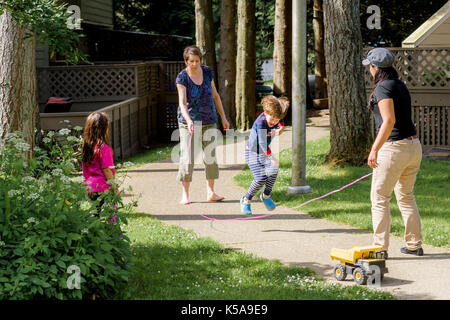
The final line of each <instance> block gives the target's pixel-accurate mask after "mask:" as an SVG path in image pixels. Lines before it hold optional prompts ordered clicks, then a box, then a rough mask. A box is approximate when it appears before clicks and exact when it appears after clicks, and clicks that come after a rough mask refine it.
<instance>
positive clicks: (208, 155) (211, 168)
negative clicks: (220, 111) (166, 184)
mask: <svg viewBox="0 0 450 320" xmlns="http://www.w3.org/2000/svg"><path fill="white" fill-rule="evenodd" d="M178 127H179V129H180V165H179V167H178V175H177V180H178V181H185V182H191V181H192V172H193V171H194V159H195V154H196V153H197V152H200V151H202V152H203V163H204V164H205V172H206V179H218V178H219V166H218V165H217V159H216V148H215V144H217V141H215V139H217V137H214V138H212V137H211V134H212V133H213V131H211V130H209V131H208V132H207V130H208V129H217V126H216V124H210V125H202V126H196V127H195V129H194V135H193V137H192V140H191V142H189V140H190V137H191V135H190V133H189V129H188V127H187V125H186V124H184V123H178ZM200 130H201V133H200ZM205 133H206V135H205ZM200 140H201V143H200ZM189 146H190V147H191V148H190V149H189ZM200 149H201V150H200ZM205 151H206V152H205Z"/></svg>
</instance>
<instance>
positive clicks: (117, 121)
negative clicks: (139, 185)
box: [37, 62, 184, 159]
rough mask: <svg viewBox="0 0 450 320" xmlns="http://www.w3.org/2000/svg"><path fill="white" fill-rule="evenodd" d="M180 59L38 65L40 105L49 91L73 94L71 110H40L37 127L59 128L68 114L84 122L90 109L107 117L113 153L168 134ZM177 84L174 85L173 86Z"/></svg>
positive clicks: (116, 154)
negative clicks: (108, 63)
mask: <svg viewBox="0 0 450 320" xmlns="http://www.w3.org/2000/svg"><path fill="white" fill-rule="evenodd" d="M180 65H184V63H179V62H170V63H164V62H148V63H137V64H119V65H95V66H64V67H42V68H38V70H37V78H38V96H39V103H40V105H41V109H42V106H43V104H44V103H45V102H46V101H47V99H48V97H51V96H56V97H71V98H72V99H73V102H74V105H73V107H72V110H73V112H66V113H62V112H61V113H41V127H42V129H44V130H57V129H60V128H62V127H63V126H65V123H64V120H69V121H70V124H71V125H72V126H77V125H79V126H84V121H85V119H86V117H87V116H88V115H89V113H90V112H92V111H103V112H106V113H107V114H108V115H109V117H110V119H111V131H110V139H111V146H112V147H113V149H114V157H115V159H120V158H124V157H128V156H130V155H133V154H135V153H137V152H138V151H139V150H140V149H141V148H142V147H143V146H146V145H149V144H151V143H152V142H153V141H155V140H156V139H158V140H160V139H161V138H163V139H164V138H165V139H167V138H170V134H171V133H172V131H173V130H174V129H176V127H175V125H176V126H177V125H178V123H177V120H176V109H177V105H178V96H177V95H176V88H175V89H174V85H172V84H171V82H173V83H175V78H176V75H177V74H178V72H179V71H180V70H181V69H180V70H178V71H177V68H178V66H180ZM174 90H175V91H174Z"/></svg>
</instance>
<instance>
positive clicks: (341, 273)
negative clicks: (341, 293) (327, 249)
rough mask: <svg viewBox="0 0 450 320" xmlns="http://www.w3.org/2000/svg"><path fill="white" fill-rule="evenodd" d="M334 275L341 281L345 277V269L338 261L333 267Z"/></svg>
mask: <svg viewBox="0 0 450 320" xmlns="http://www.w3.org/2000/svg"><path fill="white" fill-rule="evenodd" d="M333 273H334V277H335V278H336V280H338V281H343V280H344V279H345V277H347V271H346V270H345V266H343V265H342V264H340V263H338V264H337V265H336V266H335V267H334V269H333Z"/></svg>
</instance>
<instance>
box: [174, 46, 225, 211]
mask: <svg viewBox="0 0 450 320" xmlns="http://www.w3.org/2000/svg"><path fill="white" fill-rule="evenodd" d="M183 58H184V61H185V63H186V69H183V70H182V71H181V72H180V73H179V74H178V76H177V79H176V84H177V90H178V100H179V107H178V126H179V129H180V151H181V157H180V166H179V169H178V176H177V179H178V180H179V181H181V184H182V187H183V192H182V196H181V201H180V203H181V204H188V203H190V200H189V186H190V183H191V181H192V172H193V169H194V163H193V159H194V147H193V146H194V143H193V141H194V139H192V146H191V142H190V141H191V135H192V134H193V133H194V122H195V124H196V125H197V124H201V127H199V128H201V140H202V148H203V150H205V148H207V147H208V146H209V145H210V144H211V143H213V142H214V141H213V142H212V141H210V139H211V138H207V137H204V136H203V133H205V132H206V131H207V130H208V129H216V128H217V126H216V123H217V121H218V120H217V113H216V109H217V111H218V112H219V114H220V117H221V119H222V126H223V128H224V130H228V129H229V128H230V124H229V123H228V121H227V118H226V116H225V111H224V109H223V106H222V102H221V100H220V96H219V94H218V93H217V90H216V87H215V85H214V73H213V71H212V70H211V69H210V68H209V67H207V66H205V65H202V64H201V58H202V53H201V51H200V49H199V48H198V47H196V46H189V47H187V48H186V49H185V50H184V53H183ZM208 150H211V149H210V148H208ZM211 151H212V152H211V155H204V161H203V162H204V164H205V169H206V181H207V201H221V200H223V199H224V198H223V197H220V196H218V195H217V194H216V193H215V192H214V180H215V179H218V178H219V167H218V165H217V162H216V159H215V150H214V148H212V150H211ZM209 156H211V158H209Z"/></svg>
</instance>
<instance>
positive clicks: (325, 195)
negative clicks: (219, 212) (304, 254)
mask: <svg viewBox="0 0 450 320" xmlns="http://www.w3.org/2000/svg"><path fill="white" fill-rule="evenodd" d="M192 135H193V133H192V132H190V137H189V145H188V150H191V141H192ZM371 175H372V172H371V173H368V174H366V175H364V176H362V177H361V178H358V179H356V180H355V181H353V182H351V183H349V184H347V185H345V186H343V187H341V188H339V189H336V190H334V191H331V192H328V193H327V194H324V195H323V196H320V197H317V198H314V199H311V200H308V201H305V202H303V203H302V204H300V205H298V206H295V207H292V208H287V209H285V210H282V211H280V212H278V211H277V212H274V213H268V214H263V215H259V216H248V217H237V218H227V219H217V218H212V217H208V216H206V215H204V214H202V213H201V212H200V211H198V210H197V209H196V208H195V206H194V205H192V203H191V202H190V201H189V199H188V201H189V206H190V207H191V209H192V211H194V212H195V213H196V214H198V215H199V216H201V217H203V218H205V219H207V220H212V221H233V220H253V219H262V218H267V217H270V216H273V215H276V214H280V213H281V212H283V211H288V210H292V209H297V208H300V207H303V206H305V205H307V204H308V203H311V202H313V201H316V200H320V199H323V198H325V197H328V196H329V195H332V194H333V193H337V192H339V191H342V190H344V189H345V188H348V187H350V186H351V185H354V184H355V183H357V182H359V181H361V180H363V179H365V178H367V177H369V176H371ZM183 182H184V180H183Z"/></svg>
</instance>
